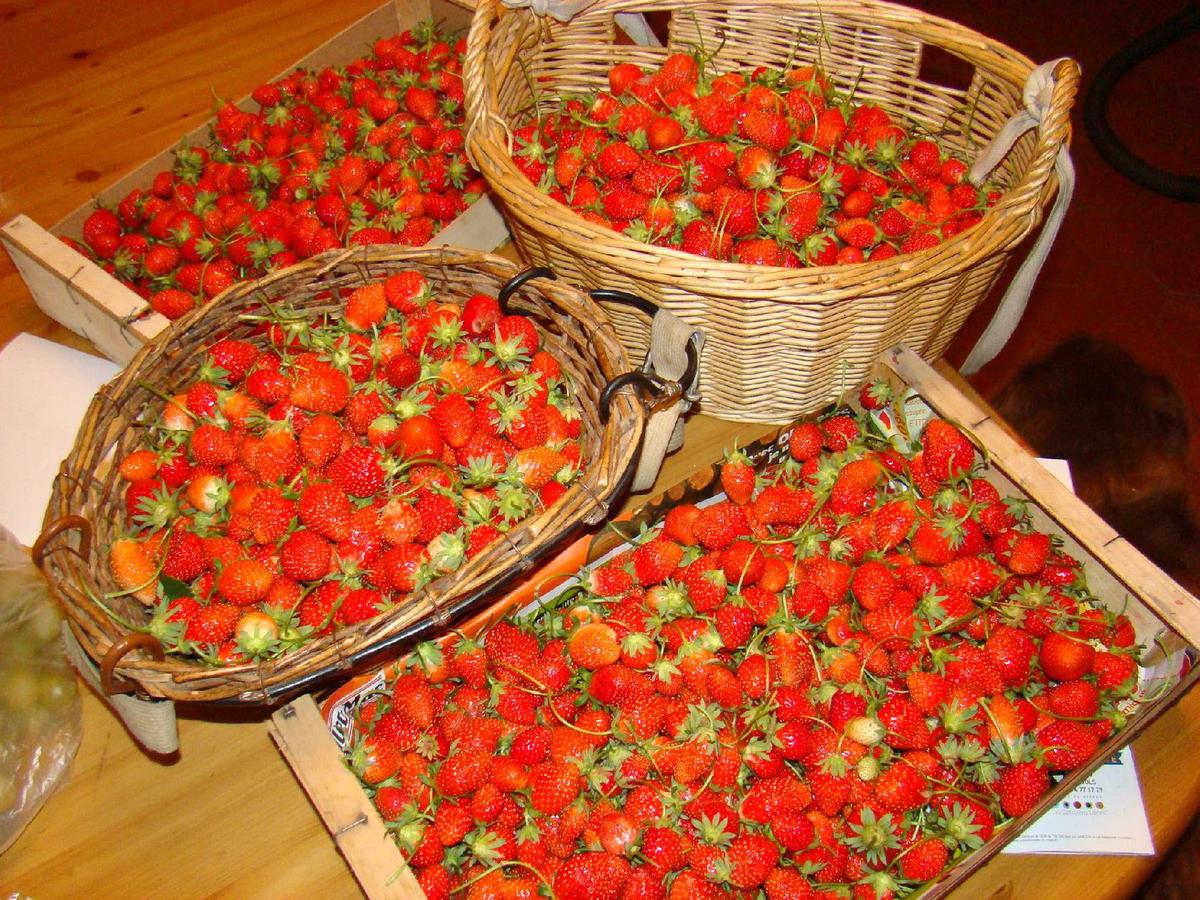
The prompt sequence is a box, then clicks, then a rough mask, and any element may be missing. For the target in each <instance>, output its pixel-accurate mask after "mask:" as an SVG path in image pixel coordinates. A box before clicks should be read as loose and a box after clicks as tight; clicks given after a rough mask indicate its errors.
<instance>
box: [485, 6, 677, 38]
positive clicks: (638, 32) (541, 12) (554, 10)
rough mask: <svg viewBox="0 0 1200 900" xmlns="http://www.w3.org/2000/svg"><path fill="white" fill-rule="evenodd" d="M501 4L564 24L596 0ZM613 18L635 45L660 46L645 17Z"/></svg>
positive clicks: (621, 15)
mask: <svg viewBox="0 0 1200 900" xmlns="http://www.w3.org/2000/svg"><path fill="white" fill-rule="evenodd" d="M501 2H502V3H503V4H504V5H505V6H507V7H509V8H511V9H520V8H522V7H528V8H529V9H531V10H532V11H533V13H534V15H538V16H550V17H551V18H553V19H557V20H558V21H560V22H566V21H569V20H570V19H572V18H574V17H575V16H576V15H577V14H578V13H580V12H582V11H583V10H585V9H587V8H588V7H589V6H591V5H592V4H593V3H595V2H596V0H501ZM614 18H615V19H616V21H617V25H618V26H620V28H621V30H622V31H624V32H625V33H626V34H627V35H629V37H630V39H631V40H632V41H633V42H634V43H635V44H640V45H641V46H643V47H659V46H662V42H661V41H659V39H658V38H657V37H656V36H655V34H654V32H653V31H651V30H650V26H649V24H647V22H646V17H645V16H643V15H642V14H641V13H617V15H616V16H615V17H614Z"/></svg>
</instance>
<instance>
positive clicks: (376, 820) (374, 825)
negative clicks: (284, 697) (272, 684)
mask: <svg viewBox="0 0 1200 900" xmlns="http://www.w3.org/2000/svg"><path fill="white" fill-rule="evenodd" d="M270 732H271V737H272V738H273V739H274V741H275V743H276V745H277V746H278V747H279V751H280V752H281V753H282V754H283V756H284V758H285V759H286V760H287V762H288V765H289V766H290V767H291V769H292V772H294V773H295V775H296V779H297V780H298V781H299V782H300V785H301V786H302V787H303V788H304V792H305V793H306V794H308V798H309V800H311V801H312V804H313V806H314V807H315V808H316V810H317V813H318V814H320V816H321V819H322V821H323V822H324V823H325V827H326V828H327V829H329V833H330V834H331V835H332V836H333V839H334V842H335V843H336V844H337V846H338V849H339V850H340V851H341V852H342V855H343V856H344V857H345V859H346V862H347V863H349V865H350V869H351V871H353V872H354V877H355V878H357V879H358V883H359V885H360V886H361V887H362V889H363V891H364V893H366V895H367V896H368V897H370V898H371V900H424V897H425V894H424V892H423V891H422V890H421V888H420V886H419V885H418V884H417V879H416V878H415V877H414V875H413V873H412V871H411V870H410V869H409V868H408V866H407V865H406V864H405V862H404V858H403V857H402V856H401V855H400V849H399V848H398V847H397V846H396V843H395V841H393V840H392V837H391V835H389V834H388V831H387V828H386V827H384V824H383V819H382V818H380V816H379V812H378V811H377V810H376V809H375V804H374V803H372V802H371V800H370V799H369V798H368V797H367V795H366V794H365V793H363V790H362V788H361V787H360V786H359V783H358V779H356V778H355V777H354V775H353V774H352V773H351V772H350V770H349V769H347V768H346V766H345V764H344V763H343V762H342V754H341V752H340V751H339V750H338V748H337V745H336V744H334V742H333V738H332V737H331V736H330V734H329V731H328V729H327V728H326V726H325V720H324V719H322V718H321V714H320V712H318V710H317V705H316V703H314V702H313V699H312V697H310V696H307V695H306V696H304V697H300V698H299V699H297V700H294V701H292V702H291V703H289V704H288V705H287V706H284V707H282V708H281V709H280V710H279V711H277V712H276V713H275V714H274V715H273V716H271V723H270Z"/></svg>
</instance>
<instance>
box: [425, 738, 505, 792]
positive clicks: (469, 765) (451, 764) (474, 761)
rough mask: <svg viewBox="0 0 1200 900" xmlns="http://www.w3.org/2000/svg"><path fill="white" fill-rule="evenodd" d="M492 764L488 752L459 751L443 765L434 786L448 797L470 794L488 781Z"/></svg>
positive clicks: (436, 776) (438, 771)
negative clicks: (489, 768)
mask: <svg viewBox="0 0 1200 900" xmlns="http://www.w3.org/2000/svg"><path fill="white" fill-rule="evenodd" d="M490 763H491V754H490V753H488V752H487V751H486V750H477V749H476V750H472V749H462V750H459V751H458V752H457V753H455V754H454V755H452V756H450V757H448V758H447V759H446V761H445V762H443V763H442V765H441V767H440V768H439V769H438V770H437V774H436V775H435V777H434V785H435V787H436V788H437V791H438V793H439V794H442V795H444V796H447V797H461V796H463V795H464V794H470V793H471V792H473V791H475V790H476V789H478V788H479V787H480V786H481V785H482V784H483V783H484V782H485V781H486V780H487V777H488V767H489V765H490Z"/></svg>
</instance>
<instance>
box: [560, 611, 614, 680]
mask: <svg viewBox="0 0 1200 900" xmlns="http://www.w3.org/2000/svg"><path fill="white" fill-rule="evenodd" d="M567 652H568V653H570V655H571V659H572V660H574V661H575V663H576V664H577V665H579V666H582V667H583V668H585V669H598V668H600V667H601V666H606V665H609V664H610V663H615V662H616V661H617V660H618V659H620V658H621V645H620V643H619V642H618V641H617V635H616V632H614V631H613V630H612V628H610V627H609V626H608V625H605V624H604V623H602V622H590V623H588V624H585V625H581V626H579V627H578V628H577V629H575V631H573V632H572V633H571V636H570V638H569V639H568V641H567Z"/></svg>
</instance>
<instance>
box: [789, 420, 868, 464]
mask: <svg viewBox="0 0 1200 900" xmlns="http://www.w3.org/2000/svg"><path fill="white" fill-rule="evenodd" d="M856 430H857V429H856ZM823 443H824V435H823V433H822V430H821V427H820V426H819V425H817V424H816V423H815V422H807V423H804V424H802V425H797V426H796V427H795V428H793V429H792V431H791V434H789V435H788V452H789V453H790V454H791V456H792V459H795V460H798V461H799V462H804V461H806V460H810V459H816V458H817V456H818V455H820V453H821V447H822V445H823Z"/></svg>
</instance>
